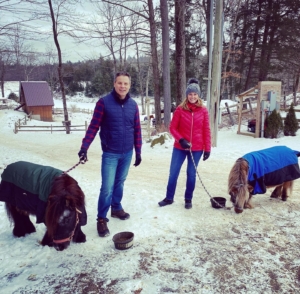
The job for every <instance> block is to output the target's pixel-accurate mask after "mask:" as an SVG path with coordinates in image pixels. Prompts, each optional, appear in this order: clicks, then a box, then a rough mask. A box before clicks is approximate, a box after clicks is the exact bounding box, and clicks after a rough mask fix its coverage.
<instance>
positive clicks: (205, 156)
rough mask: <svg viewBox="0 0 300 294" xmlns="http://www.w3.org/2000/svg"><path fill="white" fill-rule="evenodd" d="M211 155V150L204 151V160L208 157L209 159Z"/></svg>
mask: <svg viewBox="0 0 300 294" xmlns="http://www.w3.org/2000/svg"><path fill="white" fill-rule="evenodd" d="M209 156H210V152H209V151H204V155H203V161H205V160H206V159H208V157H209Z"/></svg>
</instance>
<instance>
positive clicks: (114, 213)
mask: <svg viewBox="0 0 300 294" xmlns="http://www.w3.org/2000/svg"><path fill="white" fill-rule="evenodd" d="M111 217H116V218H119V219H121V220H125V219H128V218H130V214H129V213H127V212H125V211H124V209H121V210H112V211H111Z"/></svg>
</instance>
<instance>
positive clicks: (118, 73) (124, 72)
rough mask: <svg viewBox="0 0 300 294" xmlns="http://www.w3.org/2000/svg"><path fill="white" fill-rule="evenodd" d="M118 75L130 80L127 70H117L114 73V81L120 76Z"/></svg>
mask: <svg viewBox="0 0 300 294" xmlns="http://www.w3.org/2000/svg"><path fill="white" fill-rule="evenodd" d="M120 76H125V77H128V78H129V80H130V82H131V76H130V74H129V73H128V72H126V71H120V72H117V73H116V75H115V81H116V80H117V77H120Z"/></svg>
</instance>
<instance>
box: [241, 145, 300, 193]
mask: <svg viewBox="0 0 300 294" xmlns="http://www.w3.org/2000/svg"><path fill="white" fill-rule="evenodd" d="M299 156H300V151H295V150H292V149H290V148H288V147H286V146H276V147H271V148H267V149H263V150H260V151H254V152H250V153H247V154H245V155H244V156H243V157H242V158H243V159H245V160H246V161H247V162H248V165H249V173H248V183H249V184H250V185H251V186H253V187H254V190H253V191H252V193H251V194H252V195H255V194H264V193H266V190H267V186H273V185H280V184H282V183H284V182H287V181H293V180H296V179H298V178H300V170H299V164H298V157H299Z"/></svg>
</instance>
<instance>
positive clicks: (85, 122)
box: [85, 121, 87, 131]
mask: <svg viewBox="0 0 300 294" xmlns="http://www.w3.org/2000/svg"><path fill="white" fill-rule="evenodd" d="M86 130H87V122H86V121H85V131H86Z"/></svg>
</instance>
